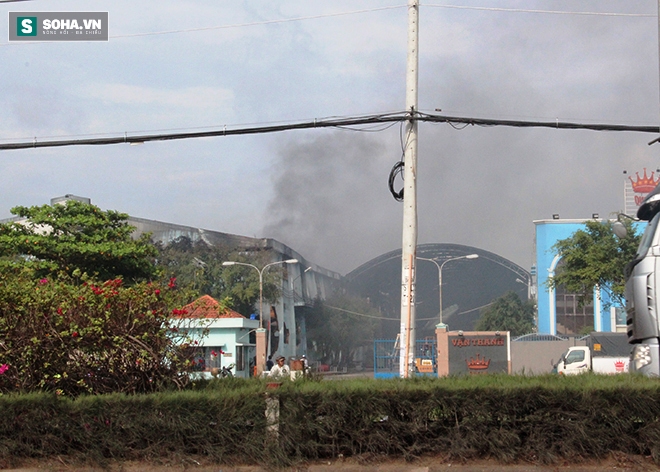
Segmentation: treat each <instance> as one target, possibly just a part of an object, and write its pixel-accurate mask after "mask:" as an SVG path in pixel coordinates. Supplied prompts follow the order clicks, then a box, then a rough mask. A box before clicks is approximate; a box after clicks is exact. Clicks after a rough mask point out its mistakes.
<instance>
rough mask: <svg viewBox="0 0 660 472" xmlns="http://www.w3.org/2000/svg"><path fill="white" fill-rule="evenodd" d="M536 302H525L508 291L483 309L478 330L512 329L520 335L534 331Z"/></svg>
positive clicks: (515, 333)
mask: <svg viewBox="0 0 660 472" xmlns="http://www.w3.org/2000/svg"><path fill="white" fill-rule="evenodd" d="M534 309H535V307H534V303H533V302H531V301H527V302H524V303H523V301H522V300H521V299H520V297H519V296H518V294H516V293H515V292H507V293H505V294H504V295H502V296H501V297H499V298H497V299H496V300H495V301H494V302H493V303H492V304H491V305H489V306H488V307H487V308H485V309H484V310H482V312H481V317H480V318H479V321H477V324H476V326H475V329H476V330H477V331H510V332H511V334H512V335H513V336H520V335H523V334H527V333H531V332H533V331H534V329H535V326H534Z"/></svg>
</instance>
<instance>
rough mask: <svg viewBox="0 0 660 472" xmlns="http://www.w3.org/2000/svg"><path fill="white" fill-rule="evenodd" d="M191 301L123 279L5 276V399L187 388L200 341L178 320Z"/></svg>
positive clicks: (0, 277) (0, 318)
mask: <svg viewBox="0 0 660 472" xmlns="http://www.w3.org/2000/svg"><path fill="white" fill-rule="evenodd" d="M188 298H189V297H188V294H187V293H182V292H181V291H180V290H178V289H177V288H176V285H175V284H174V282H173V281H170V283H168V284H165V285H162V286H161V285H160V284H157V283H146V282H142V283H137V284H134V285H132V286H130V287H125V286H124V284H123V283H122V280H121V279H112V280H107V281H104V282H97V281H94V280H92V279H87V280H85V281H84V282H83V283H82V284H80V283H71V281H70V280H65V279H64V278H62V277H61V278H59V279H57V280H51V279H48V278H42V279H39V280H35V279H34V277H33V274H31V273H29V272H27V271H21V270H17V271H15V272H13V273H9V272H4V273H2V274H0V392H10V391H38V390H40V391H52V392H56V393H58V394H63V395H78V394H81V393H93V394H97V393H109V392H124V393H138V392H152V391H156V390H159V389H162V388H168V387H179V388H180V387H183V386H185V385H186V384H187V383H188V381H189V378H188V375H187V372H188V371H189V370H190V368H191V361H192V352H191V351H192V350H191V349H189V347H191V343H192V344H193V346H192V347H194V343H195V340H191V339H189V338H188V335H187V332H186V330H185V329H184V327H183V326H180V325H179V324H180V323H179V322H177V321H176V317H173V316H172V314H173V311H174V313H177V311H176V310H177V308H176V307H181V306H182V305H183V304H184V303H185V301H187V300H188Z"/></svg>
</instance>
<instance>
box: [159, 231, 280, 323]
mask: <svg viewBox="0 0 660 472" xmlns="http://www.w3.org/2000/svg"><path fill="white" fill-rule="evenodd" d="M158 247H159V255H158V265H159V266H160V267H161V268H162V269H163V271H164V272H165V274H167V275H168V276H170V277H176V278H177V283H179V284H181V285H182V286H189V287H191V288H193V289H194V290H195V291H197V292H198V293H200V294H202V295H210V296H212V297H213V298H215V299H217V300H226V301H227V303H228V304H229V306H230V307H231V308H232V309H234V310H236V311H237V312H238V313H241V314H242V315H245V316H248V315H250V314H252V313H254V312H255V307H256V308H257V309H258V306H257V305H258V304H259V274H258V273H257V271H256V270H255V269H253V268H251V267H245V266H241V265H234V266H228V267H225V266H223V265H222V263H223V261H229V260H231V261H236V262H244V263H248V264H253V265H255V266H256V267H258V268H261V267H263V266H264V265H266V264H268V263H270V262H272V259H271V258H270V253H268V252H251V253H249V254H246V253H238V252H235V251H231V250H229V249H228V248H226V247H216V246H211V245H208V244H206V243H205V242H204V241H197V242H193V241H191V240H190V238H188V237H185V236H183V237H180V238H177V239H176V240H174V241H172V242H171V243H169V244H168V245H166V246H164V245H159V246H158ZM283 270H286V269H285V268H284V267H279V266H274V267H269V268H268V269H266V271H265V273H264V276H263V279H264V284H263V290H264V303H266V302H274V301H276V300H277V298H278V297H279V295H280V291H279V289H278V283H279V280H280V278H281V277H282V271H283ZM264 310H267V308H265V307H264Z"/></svg>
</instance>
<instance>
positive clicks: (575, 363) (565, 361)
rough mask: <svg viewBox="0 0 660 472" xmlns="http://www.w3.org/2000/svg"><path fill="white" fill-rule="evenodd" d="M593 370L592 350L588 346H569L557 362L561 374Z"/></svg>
mask: <svg viewBox="0 0 660 472" xmlns="http://www.w3.org/2000/svg"><path fill="white" fill-rule="evenodd" d="M590 370H591V352H590V351H589V348H588V347H587V346H574V347H569V348H568V351H566V352H565V353H563V354H562V355H561V357H560V358H559V361H558V362H557V373H558V374H560V375H576V374H583V373H585V372H589V371H590Z"/></svg>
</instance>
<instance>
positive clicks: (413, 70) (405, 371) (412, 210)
mask: <svg viewBox="0 0 660 472" xmlns="http://www.w3.org/2000/svg"><path fill="white" fill-rule="evenodd" d="M659 1H660V0H659ZM418 42H419V0H408V60H407V68H406V110H407V111H408V113H409V114H410V116H409V120H408V122H407V123H406V133H405V142H404V146H405V148H404V163H405V168H404V174H403V178H404V191H403V244H402V247H401V334H400V337H399V340H400V343H401V345H400V359H399V374H400V375H401V377H403V378H407V377H409V376H410V374H411V373H412V372H413V371H414V370H413V369H414V363H415V340H416V338H415V266H416V258H417V120H416V118H417V77H418V71H417V67H418V63H419V48H418Z"/></svg>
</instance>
